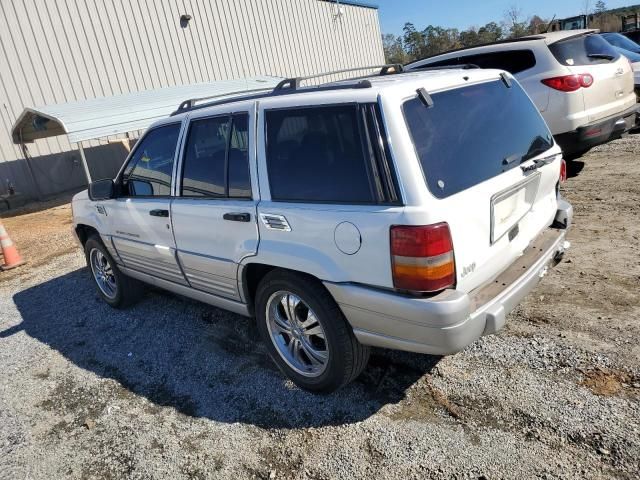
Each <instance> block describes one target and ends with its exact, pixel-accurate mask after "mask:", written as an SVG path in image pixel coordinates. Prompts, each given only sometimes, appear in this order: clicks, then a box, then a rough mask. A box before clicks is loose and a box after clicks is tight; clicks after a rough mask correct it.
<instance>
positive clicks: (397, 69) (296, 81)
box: [273, 63, 402, 93]
mask: <svg viewBox="0 0 640 480" xmlns="http://www.w3.org/2000/svg"><path fill="white" fill-rule="evenodd" d="M377 68H379V69H380V73H379V74H378V75H391V74H394V73H401V72H402V65H400V64H399V63H389V64H386V65H371V66H366V67H356V68H345V69H342V70H332V71H330V72H322V73H316V74H314V75H308V76H306V77H292V78H285V79H284V80H282V81H281V82H280V83H279V84H278V85H276V87H275V88H274V89H273V93H278V92H282V91H284V90H298V89H299V88H300V87H301V86H302V82H304V81H305V80H311V79H312V78H320V77H327V76H329V75H338V74H340V73H349V72H359V71H362V70H375V69H377ZM369 86H370V85H369Z"/></svg>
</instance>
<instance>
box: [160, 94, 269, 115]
mask: <svg viewBox="0 0 640 480" xmlns="http://www.w3.org/2000/svg"><path fill="white" fill-rule="evenodd" d="M270 90H271V87H267V88H253V89H250V90H236V91H233V92H225V93H220V94H218V95H210V96H208V97H199V98H190V99H188V100H185V101H184V102H182V103H181V104H180V105H179V106H178V110H176V111H175V112H173V113H172V115H175V114H178V113H182V112H183V111H187V110H191V109H192V108H194V107H195V104H196V102H201V101H203V100H211V99H213V98H222V97H228V96H230V95H240V94H243V93H258V92H266V91H270Z"/></svg>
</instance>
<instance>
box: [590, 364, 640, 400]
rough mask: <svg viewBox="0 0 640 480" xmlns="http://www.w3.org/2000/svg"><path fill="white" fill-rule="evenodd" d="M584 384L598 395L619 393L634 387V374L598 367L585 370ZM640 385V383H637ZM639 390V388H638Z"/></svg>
mask: <svg viewBox="0 0 640 480" xmlns="http://www.w3.org/2000/svg"><path fill="white" fill-rule="evenodd" d="M583 375H584V379H583V380H582V385H584V386H585V387H587V388H588V389H589V390H591V391H592V392H593V393H595V394H596V395H602V396H612V395H618V394H620V393H621V392H622V391H623V390H625V389H628V388H633V385H634V382H633V378H632V376H631V375H630V374H629V373H627V372H622V371H620V370H610V369H598V370H587V371H583ZM635 385H638V387H640V384H635ZM636 390H637V388H636Z"/></svg>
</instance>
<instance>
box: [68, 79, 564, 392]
mask: <svg viewBox="0 0 640 480" xmlns="http://www.w3.org/2000/svg"><path fill="white" fill-rule="evenodd" d="M298 80H299V79H292V80H287V81H284V82H282V84H281V85H280V86H279V87H277V88H276V89H275V90H273V91H270V92H268V93H261V94H254V95H252V96H245V97H242V98H238V97H235V98H232V99H226V100H224V101H217V102H212V103H208V104H204V105H198V106H194V105H192V104H191V103H190V102H187V103H186V104H183V105H182V106H181V108H180V109H179V110H178V111H177V112H176V113H175V114H174V115H172V116H171V117H169V118H167V119H165V120H162V121H160V122H157V123H156V124H154V125H153V126H152V127H151V128H149V130H148V131H147V132H146V133H145V134H144V136H143V137H142V138H141V139H140V140H139V141H138V143H137V145H136V147H135V148H134V150H133V151H132V153H131V155H130V156H129V158H128V159H127V161H126V162H125V164H124V166H123V168H122V170H121V172H120V173H119V174H118V176H117V177H116V178H115V179H114V180H101V181H98V182H94V183H92V184H91V185H90V187H89V190H88V192H87V191H85V192H82V193H79V194H78V195H76V196H75V197H74V199H73V216H74V228H75V231H76V233H77V236H78V239H79V241H80V242H81V244H82V246H83V248H84V251H85V252H86V257H87V262H88V265H89V267H90V270H91V272H92V277H93V279H94V280H95V283H96V285H97V287H98V291H99V293H100V295H101V296H102V297H103V298H104V300H105V301H106V302H107V303H109V304H110V305H112V306H114V307H122V306H125V305H128V304H130V303H131V302H132V301H134V300H136V299H137V298H138V297H139V295H140V292H141V285H142V283H143V282H144V283H148V284H152V285H155V286H158V287H161V288H164V289H167V290H170V291H172V292H176V293H178V294H182V295H185V296H187V297H191V298H194V299H197V300H200V301H203V302H206V303H208V304H211V305H214V306H216V307H221V308H224V309H227V310H231V311H233V312H236V313H239V314H242V315H246V316H252V317H255V318H256V319H257V328H258V330H259V331H260V334H261V336H262V339H263V341H264V342H265V344H266V347H267V349H268V351H269V354H270V355H271V357H272V358H273V360H274V361H275V363H276V364H277V365H278V366H279V367H280V368H281V369H282V371H283V372H284V373H285V374H286V375H287V376H288V377H289V378H291V379H292V380H293V381H294V382H295V383H296V384H297V385H299V386H300V387H302V388H305V389H309V390H313V391H324V392H327V391H332V390H334V389H336V388H338V387H340V386H341V385H344V384H346V383H347V382H349V381H351V380H353V379H354V378H355V377H356V376H357V375H358V374H359V373H360V372H361V371H362V369H363V368H364V367H365V365H366V363H367V358H368V354H369V346H378V347H386V348H394V349H401V350H408V351H412V352H421V353H430V354H438V355H440V354H450V353H454V352H457V351H459V350H461V349H463V348H465V347H466V346H467V345H469V344H470V343H472V342H473V341H475V340H476V339H478V338H479V337H480V336H482V335H486V334H490V333H494V332H496V331H498V330H499V329H500V328H502V326H503V325H504V323H505V318H506V315H507V313H508V312H509V311H511V310H512V309H513V308H514V307H515V306H516V305H517V303H518V302H519V301H520V300H521V299H522V298H523V297H524V296H525V295H526V294H527V293H528V292H529V291H531V290H532V289H533V287H534V286H535V285H536V283H537V282H538V280H539V279H540V278H541V277H542V276H543V275H544V274H545V273H546V271H547V268H548V266H549V265H551V264H553V263H554V262H555V261H557V260H558V259H559V257H560V256H561V255H562V254H563V253H564V249H565V248H566V246H567V245H568V244H567V242H565V232H566V229H567V228H568V227H569V225H570V223H571V218H572V208H571V206H570V205H569V204H568V203H567V202H566V201H564V200H563V199H562V198H561V197H560V196H559V194H558V183H559V181H560V178H561V177H562V175H563V168H564V163H563V160H562V157H561V153H560V148H559V147H558V146H557V145H556V144H555V143H554V140H553V137H552V135H551V133H550V132H549V129H548V128H547V126H546V124H545V122H544V121H543V119H542V117H541V116H540V114H539V113H538V111H537V109H536V108H535V106H534V105H533V104H532V103H531V100H530V99H529V97H528V96H527V95H526V94H525V92H524V91H523V89H522V88H521V86H520V85H519V84H518V82H516V81H515V79H513V77H512V76H511V75H509V74H506V73H504V72H501V71H498V70H479V69H476V70H448V71H437V72H419V73H404V74H398V75H388V76H377V77H370V78H366V79H358V80H353V81H346V82H340V83H333V84H327V85H321V86H319V87H300V82H299V81H298Z"/></svg>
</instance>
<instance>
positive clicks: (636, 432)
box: [0, 135, 640, 479]
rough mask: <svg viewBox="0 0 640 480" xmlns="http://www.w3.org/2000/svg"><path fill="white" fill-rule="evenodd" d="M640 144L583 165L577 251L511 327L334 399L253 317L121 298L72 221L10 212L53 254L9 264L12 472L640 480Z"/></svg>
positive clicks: (2, 295)
mask: <svg viewBox="0 0 640 480" xmlns="http://www.w3.org/2000/svg"><path fill="white" fill-rule="evenodd" d="M638 154H640V136H638V135H636V136H631V137H628V138H625V139H622V140H619V141H616V142H614V143H612V144H609V145H607V146H604V147H600V148H598V149H596V150H594V151H592V152H591V153H590V154H588V155H587V156H586V157H585V158H584V159H583V160H584V163H581V162H576V163H574V164H573V165H572V166H571V169H570V173H571V174H572V175H573V178H571V179H570V180H569V182H568V183H567V186H566V187H565V188H564V190H565V192H564V194H565V196H566V197H568V199H569V200H570V201H571V202H572V203H573V205H574V207H575V209H576V219H575V227H574V228H573V230H572V231H571V233H570V236H569V239H570V240H571V242H572V248H571V250H570V251H569V253H568V255H567V256H566V258H565V260H563V262H562V263H561V264H559V265H558V266H557V268H555V269H554V270H552V271H551V272H550V273H549V274H548V275H547V276H546V277H545V279H544V281H543V282H542V283H541V284H540V286H539V287H538V288H537V289H536V291H535V292H534V293H533V294H531V295H530V296H529V297H528V298H527V299H526V301H525V302H523V304H522V305H521V306H520V307H518V308H517V310H516V311H515V312H513V313H512V314H511V315H510V317H509V321H508V324H507V327H506V329H505V330H504V331H502V332H501V333H500V334H498V335H494V336H491V337H486V338H483V339H481V340H479V341H478V342H476V343H475V344H474V345H472V346H470V347H469V348H467V349H466V350H465V351H464V352H461V353H459V354H457V355H454V356H449V357H444V358H440V357H431V356H424V355H413V354H406V353H400V352H389V351H383V350H377V351H375V352H374V355H373V356H372V359H371V362H370V364H369V366H368V367H367V369H366V370H365V372H364V374H363V375H362V376H361V377H360V378H359V379H358V380H357V381H356V382H355V383H354V384H352V385H350V386H348V387H346V388H344V389H343V390H341V391H339V392H338V393H336V394H334V395H331V396H314V395H311V394H308V393H306V392H303V391H300V390H298V389H296V388H295V387H294V386H293V385H292V384H291V383H290V382H287V381H285V380H284V379H283V377H282V376H281V375H280V373H279V372H278V371H277V370H276V369H275V368H274V366H273V365H272V364H271V362H270V361H269V360H268V358H267V357H266V354H265V351H264V349H263V348H262V347H261V345H260V344H259V342H258V341H257V338H256V334H255V330H254V328H253V326H252V325H251V322H250V321H249V320H247V319H244V318H241V317H238V316H236V315H234V314H231V313H228V312H225V311H222V310H217V309H214V308H210V307H207V306H204V305H201V304H197V303H195V302H192V301H189V300H186V299H184V298H181V297H177V296H174V295H170V294H167V293H163V292H159V291H151V292H149V294H148V295H147V296H146V298H145V299H144V300H143V301H142V302H141V303H140V304H138V305H137V306H136V307H134V308H132V309H130V310H127V311H114V310H112V309H110V308H109V307H107V306H106V305H105V304H104V303H103V302H101V301H100V299H99V298H98V296H97V294H96V293H95V291H94V289H93V287H92V285H91V284H90V282H89V278H88V273H87V270H86V268H85V267H84V261H83V257H82V255H81V254H80V253H79V252H78V251H76V250H71V249H70V245H69V243H68V239H69V237H68V233H63V229H59V230H60V231H59V232H48V233H47V230H46V229H47V228H49V227H48V226H47V225H49V224H50V223H51V222H46V221H42V222H41V221H40V217H39V216H38V215H39V214H37V213H34V214H29V215H23V216H20V217H14V218H12V219H9V221H8V222H7V227H8V228H9V230H10V232H12V233H13V232H15V233H13V234H14V240H16V243H18V244H19V245H20V241H19V240H22V241H23V242H24V239H28V238H32V239H33V240H32V242H33V243H29V244H26V243H22V246H24V250H25V251H28V250H30V251H31V253H33V254H34V255H35V257H36V259H35V260H34V261H32V262H31V264H30V265H29V266H27V267H23V268H21V269H20V270H16V271H14V273H11V274H6V273H0V478H8V479H9V478H10V479H20V478H30V479H31V478H38V479H40V478H42V479H45V478H46V479H49V478H63V477H64V478H80V479H89V478H96V479H115V478H140V479H143V478H144V479H146V478H264V479H271V478H296V479H306V478H308V479H328V478H372V477H375V478H398V479H407V478H477V479H494V478H545V479H552V478H563V479H564V478H567V479H572V478H575V479H582V478H594V479H600V478H620V479H636V478H638V477H639V475H640V346H639V345H638V338H640V324H639V322H638V319H639V318H640V299H639V298H638V287H639V285H640V258H639V257H638V251H639V247H640V221H639V220H640V218H639V216H640V206H639V205H640V202H639V200H640V164H639V163H638ZM56 208H57V209H58V210H56V211H55V212H54V213H56V212H57V213H56V214H59V215H60V216H63V217H64V219H62V220H61V222H62V221H68V215H69V210H68V207H64V206H62V207H56ZM49 211H50V210H48V211H47V212H49ZM41 215H42V218H46V217H47V215H48V214H47V213H42V214H41ZM33 225H35V226H36V227H37V228H35V229H34V228H32V226H33ZM40 229H44V230H40ZM64 229H65V230H64V231H65V232H68V225H66V226H64ZM38 232H39V233H38ZM43 232H45V233H44V234H43ZM45 235H46V236H45ZM47 239H50V241H49V240H47Z"/></svg>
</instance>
